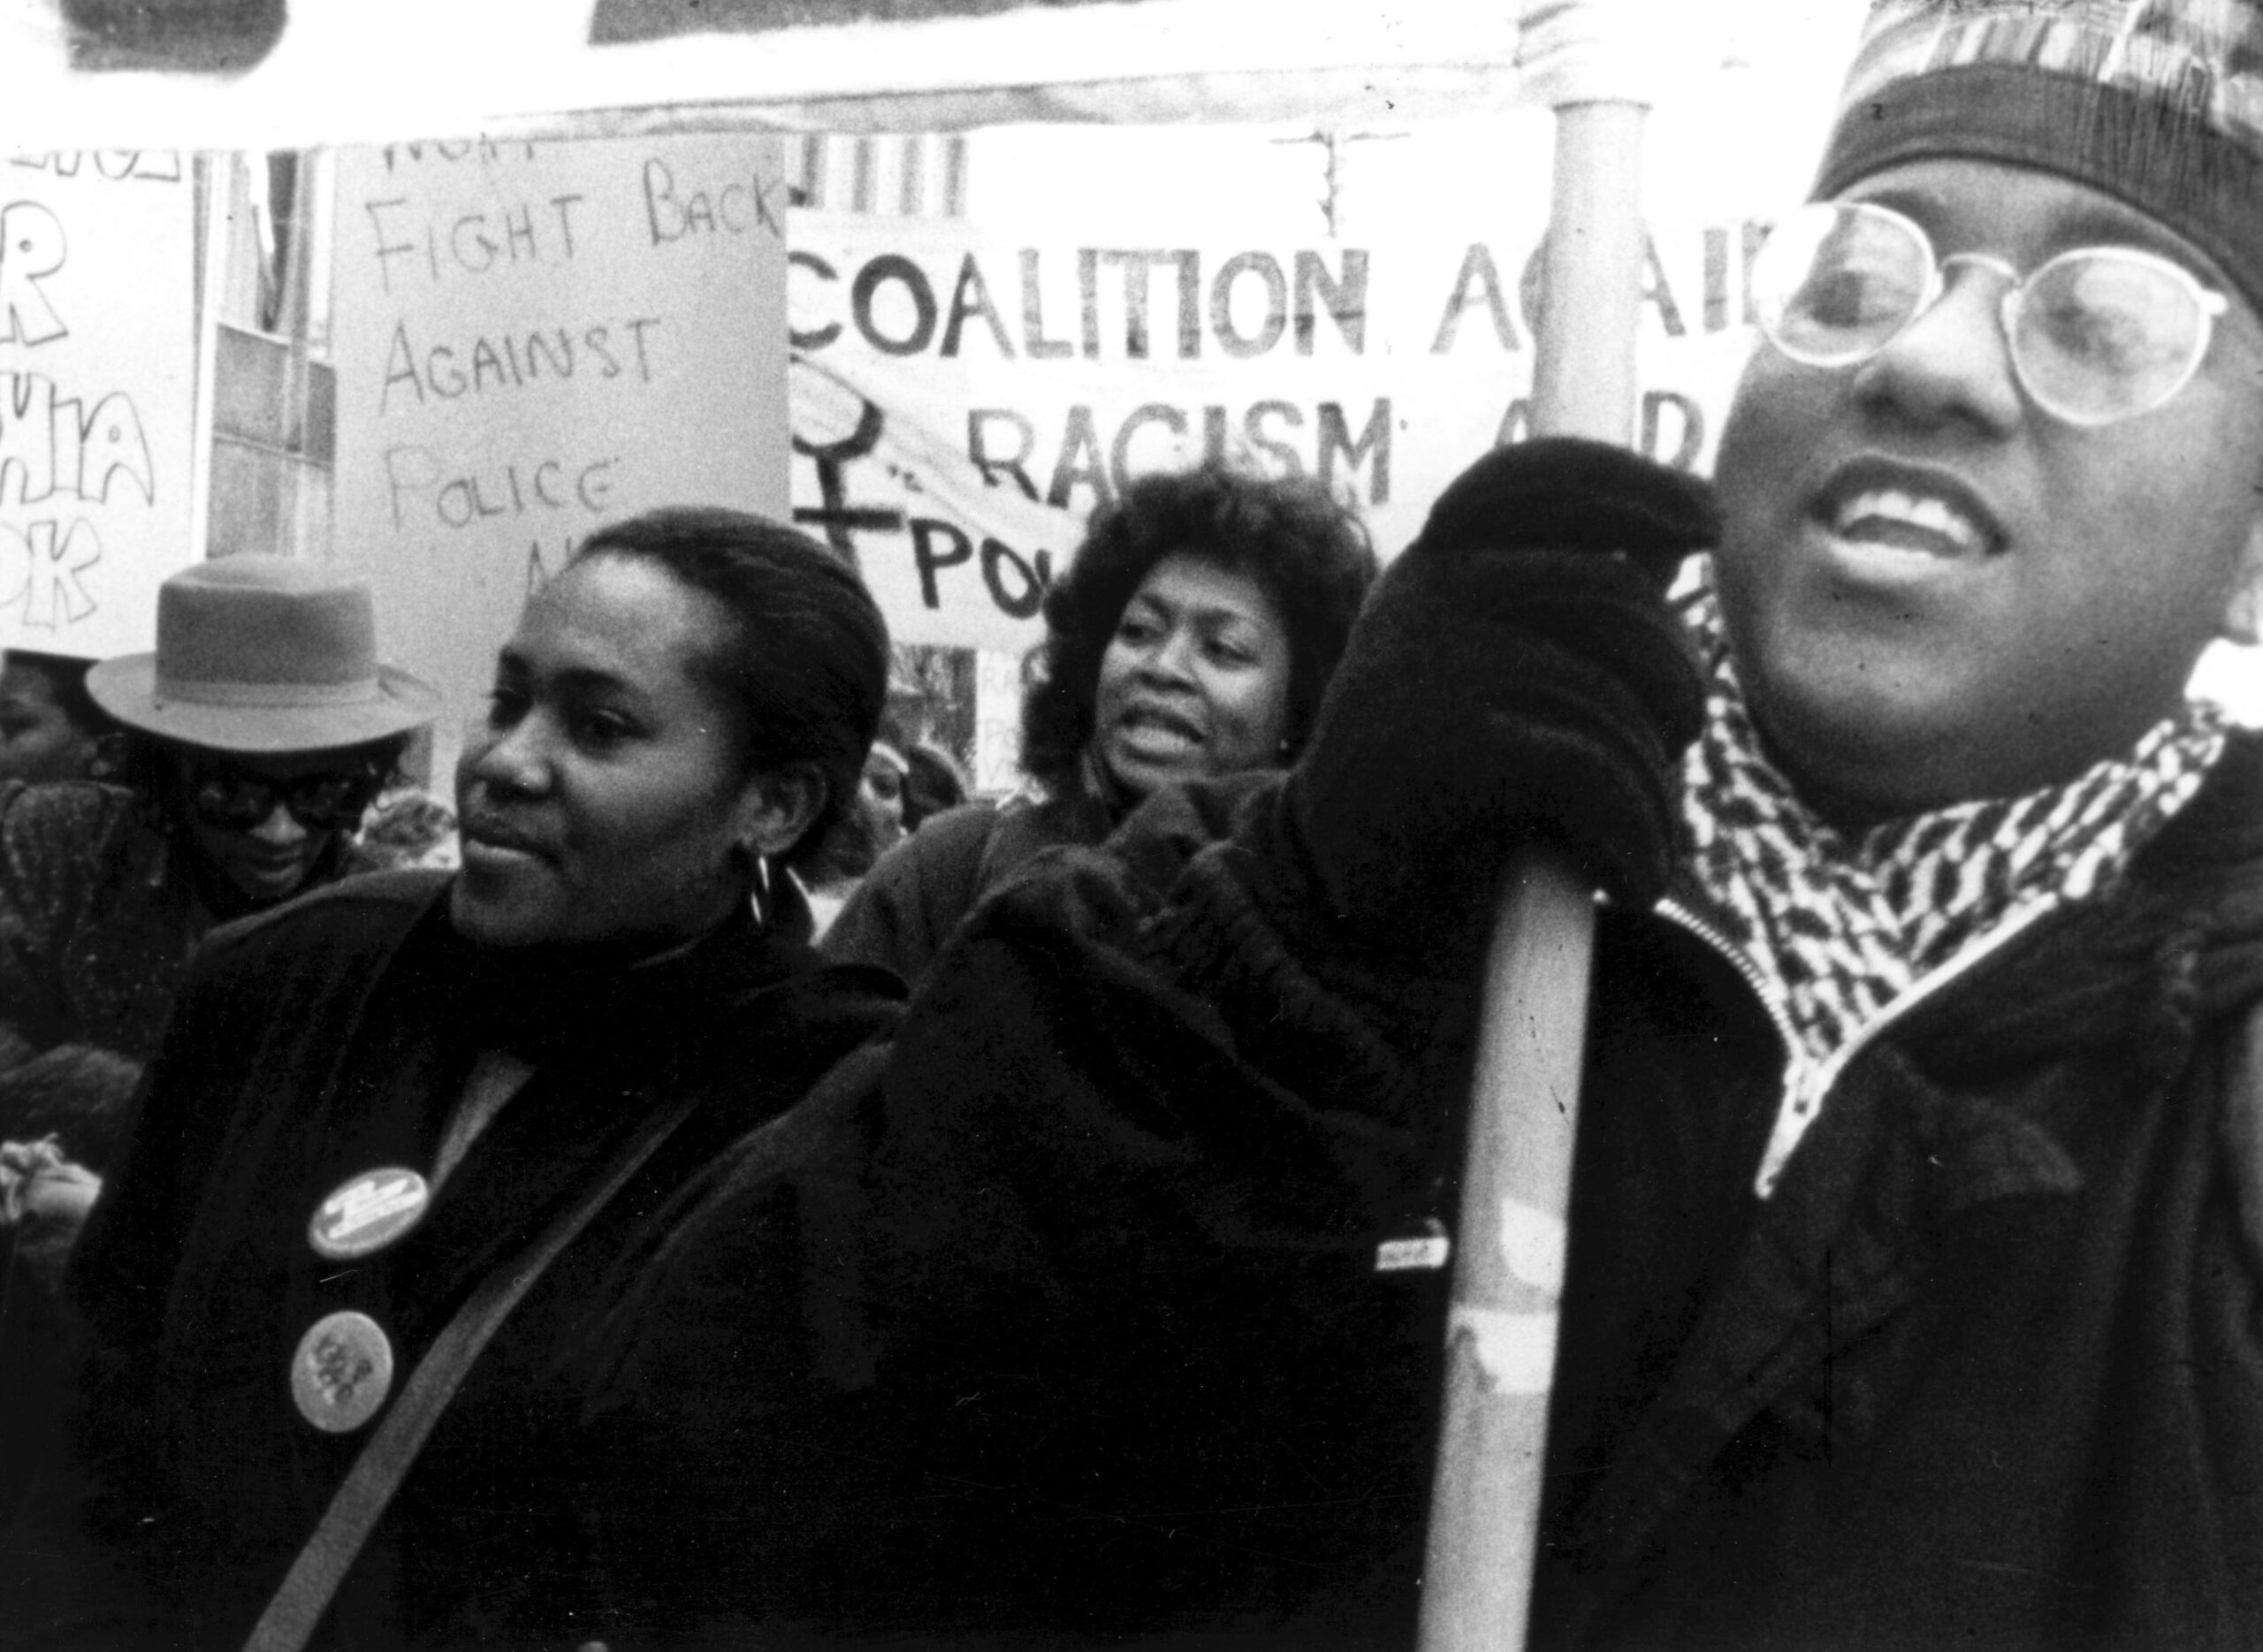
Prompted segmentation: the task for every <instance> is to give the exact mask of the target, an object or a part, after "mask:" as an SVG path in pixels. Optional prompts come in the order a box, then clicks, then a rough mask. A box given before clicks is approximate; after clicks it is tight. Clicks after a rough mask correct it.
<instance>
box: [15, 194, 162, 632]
mask: <svg viewBox="0 0 2263 1652" xmlns="http://www.w3.org/2000/svg"><path fill="white" fill-rule="evenodd" d="M195 214H196V189H195V185H194V176H193V173H192V171H191V168H190V166H189V164H188V162H187V159H186V158H185V157H184V156H180V155H179V154H177V153H173V152H171V151H164V152H158V151H149V150H121V151H116V152H103V153H99V154H95V153H78V152H71V151H64V152H55V153H49V154H39V155H15V156H9V157H7V159H6V160H5V162H4V164H0V645H5V646H8V647H14V648H28V649H38V650H41V651H46V652H50V653H60V654H75V655H78V656H80V657H81V658H84V659H98V658H100V657H102V656H103V655H106V654H117V653H129V652H133V651H139V650H141V649H146V648H148V647H149V646H150V645H151V643H152V641H153V639H154V637H155V634H156V590H157V586H158V583H159V582H161V581H162V580H163V579H164V576H165V575H168V574H170V573H171V572H172V571H173V570H175V569H176V568H179V567H182V566H183V565H184V564H185V563H187V561H188V560H190V559H191V558H192V557H193V556H194V554H195V551H196V547H195V537H194V533H193V532H192V521H193V519H192V514H191V503H192V500H191V456H192V454H193V453H194V450H195V437H196V421H195V387H196V354H197V350H196V297H195V295H196V269H195V263H194V260H195V222H196V218H195Z"/></svg>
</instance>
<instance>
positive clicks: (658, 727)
mask: <svg viewBox="0 0 2263 1652" xmlns="http://www.w3.org/2000/svg"><path fill="white" fill-rule="evenodd" d="M734 645H735V636H734V632H733V628H732V626H731V624H730V620H729V618H728V614H727V613H726V611H725V610H724V609H723V607H722V606H721V605H720V604H719V603H718V602H716V600H715V599H714V598H712V597H709V596H708V595H706V594H705V592H703V591H698V590H693V589H691V588H690V587H689V586H686V585H684V584H683V583H682V582H680V581H679V580H677V579H676V577H675V576H674V575H673V574H670V573H669V572H667V570H666V569H665V568H663V567H659V566H657V565H655V564H652V563H649V562H644V561H639V560H634V559H632V558H628V557H618V556H606V555H604V554H602V553H600V554H598V555H597V556H594V557H591V558H589V559H587V560H583V561H580V562H576V563H575V564H573V565H572V566H571V567H568V569H567V570H566V571H565V572H564V573H563V574H561V575H559V576H558V577H557V578H556V579H554V580H552V581H551V582H549V583H548V584H547V585H545V586H544V587H543V588H542V589H541V590H539V591H537V593H536V594H535V596H534V597H533V598H531V599H530V601H529V602H528V604H527V605H526V611H525V613H523V614H522V615H521V617H520V620H519V628H518V630H517V632H516V633H515V634H514V636H512V638H511V640H510V641H509V642H508V643H506V644H504V646H503V650H502V651H501V653H500V655H499V657H498V659H497V660H496V666H495V687H494V691H493V693H492V694H491V697H490V699H489V708H488V712H487V716H486V719H485V720H484V722H483V723H481V724H479V725H477V726H476V727H475V729H474V730H473V732H472V734H471V736H470V737H469V739H468V740H467V742H465V746H464V752H463V757H462V758H461V761H460V762H459V763H458V765H457V766H456V808H457V811H458V814H459V816H460V817H461V833H462V840H463V871H462V873H461V876H460V877H459V878H458V879H457V880H456V885H455V890H454V895H453V905H452V911H453V917H454V919H455V924H456V927H457V929H458V930H460V931H461V932H462V933H464V934H465V935H467V936H469V938H470V939H472V940H476V941H478V942H480V943H481V944H483V945H487V946H498V947H521V946H530V945H534V944H537V943H541V942H551V941H587V940H642V941H649V942H651V943H652V944H653V945H655V946H660V945H666V944H669V943H672V942H674V941H675V940H683V939H688V938H690V937H691V936H694V935H697V934H698V933H702V932H704V931H705V930H706V929H709V928H711V927H712V926H713V925H716V924H718V923H720V921H721V920H722V919H723V917H725V916H726V915H727V914H728V912H729V910H731V908H732V906H733V904H734V903H735V902H737V901H739V900H741V899H743V897H744V895H745V893H746V880H747V876H748V873H747V871H746V867H747V864H748V862H747V860H746V858H745V856H743V855H740V854H738V853H736V852H735V846H736V845H739V844H741V843H743V842H750V841H762V840H764V838H765V829H766V819H765V817H764V810H765V807H766V803H765V799H766V788H765V785H764V783H763V781H762V780H759V779H758V778H757V779H749V778H748V777H747V776H745V775H744V773H743V765H742V762H741V759H740V753H739V748H738V742H737V741H736V739H735V731H734V728H733V726H732V718H731V715H730V712H729V711H728V708H727V707H726V706H725V705H724V704H721V703H720V700H719V699H718V698H717V697H715V696H714V695H713V694H712V693H711V692H710V691H709V689H707V688H706V687H705V684H704V683H703V682H701V681H699V680H698V679H697V677H695V676H694V674H693V666H694V662H696V661H697V660H699V659H703V658H705V657H707V656H709V655H710V654H711V653H712V652H713V651H720V650H723V649H727V648H729V647H732V646H734ZM765 846H766V845H765Z"/></svg>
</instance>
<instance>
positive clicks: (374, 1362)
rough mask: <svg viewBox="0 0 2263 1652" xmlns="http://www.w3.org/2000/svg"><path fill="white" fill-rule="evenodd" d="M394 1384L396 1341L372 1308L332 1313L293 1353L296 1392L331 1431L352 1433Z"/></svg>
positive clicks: (312, 1418)
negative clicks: (371, 1313) (371, 1312)
mask: <svg viewBox="0 0 2263 1652" xmlns="http://www.w3.org/2000/svg"><path fill="white" fill-rule="evenodd" d="M391 1391H392V1343H391V1342H390V1341H388V1340H387V1339H386V1336H385V1331H384V1329H383V1328H381V1327H380V1326H379V1325H378V1324H377V1321H375V1320H373V1319H371V1318H370V1316H369V1315H368V1314H366V1313H353V1312H351V1311H350V1310H349V1311H347V1312H345V1313H326V1314H324V1316H323V1317H322V1318H321V1319H318V1320H316V1321H315V1322H314V1323H313V1324H312V1325H310V1326H309V1327H308V1328H307V1334H306V1335H305V1336H301V1338H299V1347H298V1351H297V1352H295V1353H293V1355H292V1356H291V1397H292V1398H293V1400H294V1401H296V1402H297V1403H298V1407H299V1414H300V1415H301V1417H304V1418H305V1419H306V1420H308V1421H309V1422H310V1423H312V1424H314V1426H315V1427H317V1428H320V1429H321V1430H322V1431H323V1432H324V1433H325V1434H350V1433H352V1432H353V1431H354V1429H356V1428H358V1427H361V1426H362V1424H363V1423H365V1422H367V1421H369V1420H370V1418H372V1417H374V1416H376V1415H377V1407H378V1406H380V1405H384V1404H385V1396H386V1395H387V1394H388V1393H390V1392H391Z"/></svg>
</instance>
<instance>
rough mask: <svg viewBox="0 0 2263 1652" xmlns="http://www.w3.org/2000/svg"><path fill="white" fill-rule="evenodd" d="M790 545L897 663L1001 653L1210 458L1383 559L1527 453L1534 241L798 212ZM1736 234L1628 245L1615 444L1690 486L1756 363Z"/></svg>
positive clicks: (1529, 229)
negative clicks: (891, 647)
mask: <svg viewBox="0 0 2263 1652" xmlns="http://www.w3.org/2000/svg"><path fill="white" fill-rule="evenodd" d="M793 236H794V246H793V253H792V265H793V269H792V273H791V276H790V278H789V299H790V314H791V316H792V324H793V346H794V367H793V386H794V389H793V409H794V413H793V416H794V437H795V440H794V449H795V454H796V457H795V461H794V506H795V514H796V518H797V519H798V520H799V521H801V522H802V523H803V525H804V527H807V528H809V529H811V531H813V532H818V533H820V534H823V535H825V536H827V537H829V538H830V539H831V540H832V542H833V543H834V544H835V545H837V546H839V547H840V548H841V549H842V550H843V551H844V552H850V553H851V554H853V555H855V556H856V558H857V561H858V564H859V566H860V567H862V569H863V571H864V574H865V578H866V580H867V581H868V582H870V583H871V584H872V588H873V590H874V591H875V593H876V594H877V595H878V596H879V597H880V602H881V605H882V606H883V607H884V608H885V609H886V610H887V612H888V623H889V627H890V629H891V631H892V632H893V634H894V635H895V636H896V638H897V639H898V640H899V641H903V642H919V643H956V644H963V645H971V646H976V647H983V648H994V649H1006V650H1012V651H1019V650H1021V649H1024V648H1026V647H1027V646H1028V645H1029V644H1030V643H1032V642H1033V641H1035V640H1036V638H1037V636H1038V635H1039V631H1040V621H1039V620H1038V618H1037V613H1038V604H1039V601H1040V598H1041V597H1042V594H1043V590H1044V586H1045V584H1046V582H1048V580H1049V579H1050V578H1052V577H1053V575H1055V573H1057V572H1058V571H1059V569H1060V568H1061V567H1063V566H1064V564H1065V562H1066V560H1067V559H1068V557H1069V556H1070V555H1071V553H1072V552H1073V551H1074V549H1075V547H1076V544H1077V541H1078V536H1079V533H1080V531H1081V524H1082V522H1083V519H1084V517H1085V516H1086V514H1088V513H1089V512H1090V511H1091V510H1092V509H1093V506H1095V505H1098V504H1100V503H1101V502H1103V501H1105V500H1108V499H1113V498H1114V497H1116V493H1117V492H1118V491H1120V490H1121V488H1122V487H1123V485H1124V482H1125V481H1126V480H1127V479H1128V478H1130V477H1132V476H1137V475H1139V474H1141V473H1143V472H1146V471H1149V470H1154V469H1163V468H1175V467H1180V466H1184V465H1186V464H1189V463H1192V462H1193V461H1196V460H1199V459H1201V458H1204V457H1207V456H1211V455H1217V454H1225V455H1230V456H1233V457H1237V458H1239V459H1241V460H1244V461H1247V462H1249V463H1251V464H1252V465H1253V466H1255V467H1257V468H1261V469H1263V470H1266V471H1268V472H1270V473H1274V474H1282V473H1295V474H1301V475H1307V476H1317V477H1319V478H1320V479H1321V480H1322V481H1323V482H1325V483H1328V484H1329V485H1330V486H1331V487H1333V488H1334V489H1336V490H1337V491H1338V492H1339V493H1340V494H1342V495H1343V496H1345V498H1347V499H1350V500H1351V501H1352V502H1353V503H1354V504H1355V505H1356V506H1358V507H1359V508H1360V511H1361V512H1362V514H1364V516H1365V518H1366V520H1367V522H1368V529H1369V531H1370V533H1371V534H1372V535H1373V536H1374V538H1375V546H1376V549H1377V550H1378V551H1379V552H1382V553H1383V555H1385V556H1389V555H1391V554H1393V553H1395V552H1398V550H1399V549H1401V548H1402V547H1403V546H1404V545H1405V544H1406V542H1407V541H1408V540H1409V539H1411V538H1412V537H1413V536H1414V534H1415V532H1416V531H1417V530H1418V529H1420V528H1421V521H1422V517H1423V515H1424V514H1425V513H1426V512H1427V511H1428V510H1429V505H1430V501H1431V500H1433V499H1436V497H1437V494H1438V493H1439V491H1441V490H1442V489H1443V488H1444V486H1445V484H1446V483H1447V482H1449V481H1450V480H1452V477H1453V476H1455V475H1456V474H1457V473H1458V472H1459V471H1460V470H1461V469H1462V468H1463V467H1464V466H1466V465H1467V464H1468V462H1469V461H1471V460H1472V459H1474V457H1476V455H1477V454H1479V453H1482V452H1484V451H1485V450H1486V449H1487V448H1489V447H1490V446H1492V445H1496V444H1497V443H1498V442H1502V441H1507V440H1513V439H1515V438H1517V437H1519V436H1520V435H1522V434H1524V433H1525V431H1526V428H1527V423H1528V407H1527V397H1528V392H1529V388H1530V384H1531V380H1532V363H1533V350H1534V328H1533V317H1534V316H1535V315H1536V314H1537V311H1538V307H1539V299H1540V294H1539V293H1538V291H1537V290H1536V286H1535V279H1536V277H1535V271H1536V270H1537V269H1538V267H1539V266H1538V263H1537V262H1536V260H1535V254H1536V252H1537V250H1538V247H1539V241H1540V236H1541V225H1538V224H1536V223H1535V224H1532V225H1525V226H1522V227H1520V228H1518V227H1512V228H1511V229H1509V230H1507V231H1505V232H1496V233H1491V234H1484V233H1478V234H1464V235H1460V236H1457V237H1454V238H1452V239H1446V238H1439V239H1437V240H1432V241H1429V242H1428V243H1424V244H1408V243H1406V242H1403V241H1398V240H1394V241H1392V242H1391V244H1389V245H1376V246H1362V245H1355V244H1352V243H1348V242H1337V241H1327V242H1321V243H1315V244H1311V245H1305V246H1294V247H1274V246H1246V247H1245V246H1206V245H1200V244H1195V245H1177V246H1170V245H1158V244H1153V243H1149V244H1142V245H1139V246H1128V245H1127V246H1099V245H1076V244H1032V243H1030V242H1026V241H1011V242H1010V241H1002V240H996V239H992V238H987V237H985V236H984V235H983V234H982V232H980V231H979V229H971V228H970V227H968V226H967V225H964V224H954V223H934V222H924V223H923V222H918V221H912V220H902V219H898V220H876V219H872V218H853V217H846V216H840V217H827V216H825V215H819V214H808V213H804V214H796V217H795V220H794V231H793ZM1760 238H1761V230H1760V227H1759V226H1758V225H1753V224H1749V223H1742V222H1738V223H1724V224H1711V225H1678V226H1660V227H1657V229H1655V230H1654V232H1653V233H1652V236H1651V246H1650V259H1649V265H1648V270H1647V273H1646V278H1645V289H1644V301H1643V305H1642V333H1641V338H1640V344H1639V351H1640V359H1641V363H1642V376H1643V382H1644V392H1643V397H1642V409H1641V413H1640V416H1639V422H1638V430H1637V438H1638V442H1639V444H1640V445H1641V446H1642V448H1643V449H1644V451H1646V452H1648V453H1650V454H1652V455H1653V456H1654V457H1656V458H1658V459H1660V460H1662V461H1665V462H1668V463H1671V464H1674V465H1678V466H1680V467H1683V468H1702V467H1703V466H1706V465H1709V464H1710V463H1711V455H1712V450H1713V446H1714V444H1715V441H1716V439H1717V438H1718V430H1719V424H1720V421H1721V418H1722V416H1723V415H1724V414H1725V413H1726V408H1727V406H1728V402H1729V398H1730V395H1731V393H1732V392H1733V389H1734V387H1735V382H1736V377H1737V375H1738V373H1739V372H1740V371H1741V367H1742V364H1743V361H1744V358H1745V356H1746V354H1747V353H1748V352H1749V348H1750V330H1749V326H1748V325H1747V324H1746V319H1745V315H1744V299H1743V291H1744V288H1743V270H1744V262H1745V260H1746V259H1747V258H1749V256H1750V255H1751V253H1752V251H1753V250H1754V249H1755V248H1756V247H1757V246H1758V243H1759V240H1760Z"/></svg>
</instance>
